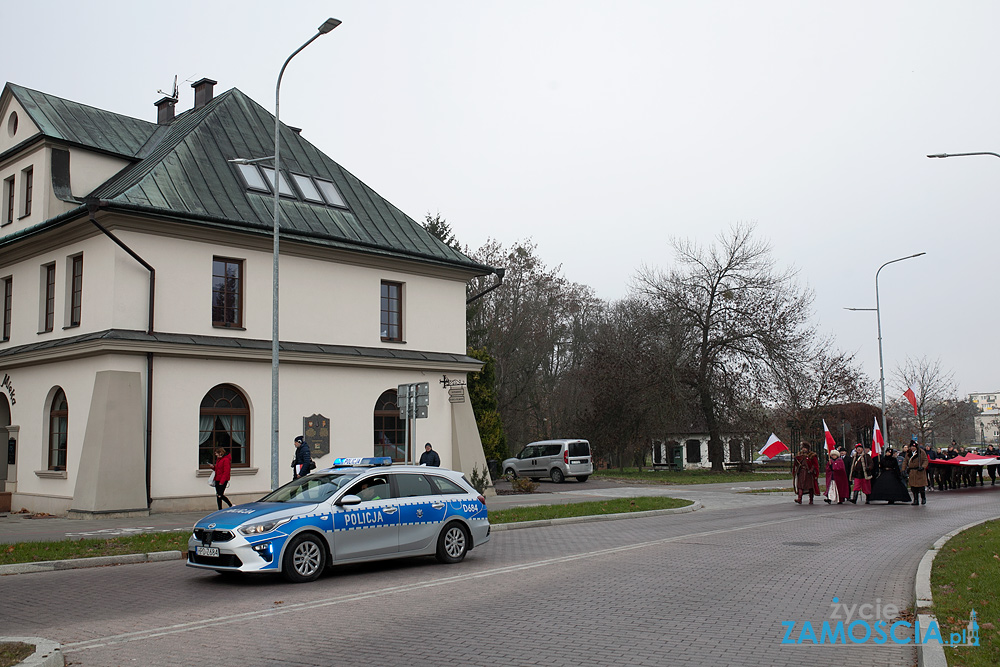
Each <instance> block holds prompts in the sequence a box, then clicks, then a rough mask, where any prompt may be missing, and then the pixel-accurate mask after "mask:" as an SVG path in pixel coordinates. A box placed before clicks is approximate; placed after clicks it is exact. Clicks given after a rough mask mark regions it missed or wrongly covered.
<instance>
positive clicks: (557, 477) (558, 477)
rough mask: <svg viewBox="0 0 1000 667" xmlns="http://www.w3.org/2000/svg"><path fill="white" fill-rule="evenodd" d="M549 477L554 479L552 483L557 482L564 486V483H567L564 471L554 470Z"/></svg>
mask: <svg viewBox="0 0 1000 667" xmlns="http://www.w3.org/2000/svg"><path fill="white" fill-rule="evenodd" d="M549 476H550V477H551V478H552V481H553V482H555V483H556V484H562V483H563V482H564V481H566V475H564V474H563V473H562V470H560V469H559V468H553V469H552V473H551V474H550V475H549Z"/></svg>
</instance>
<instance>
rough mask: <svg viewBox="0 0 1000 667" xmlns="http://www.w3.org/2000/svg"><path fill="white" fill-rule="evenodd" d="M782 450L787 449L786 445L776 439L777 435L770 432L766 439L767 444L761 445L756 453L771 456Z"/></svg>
mask: <svg viewBox="0 0 1000 667" xmlns="http://www.w3.org/2000/svg"><path fill="white" fill-rule="evenodd" d="M784 451H789V450H788V447H786V446H785V443H783V442H782V441H781V440H778V436H776V435H775V434H773V433H772V434H771V437H770V438H768V439H767V444H765V445H764V446H763V447H761V449H760V451H759V452H757V453H758V454H760V455H761V456H766V457H768V458H771V457H772V456H774V455H775V454H780V453H781V452H784Z"/></svg>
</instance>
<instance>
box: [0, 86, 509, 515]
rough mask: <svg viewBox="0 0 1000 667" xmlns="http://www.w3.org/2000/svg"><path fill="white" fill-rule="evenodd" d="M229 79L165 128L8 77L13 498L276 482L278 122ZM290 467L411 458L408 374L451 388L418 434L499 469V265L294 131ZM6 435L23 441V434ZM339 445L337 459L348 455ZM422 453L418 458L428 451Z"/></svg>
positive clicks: (458, 460)
mask: <svg viewBox="0 0 1000 667" xmlns="http://www.w3.org/2000/svg"><path fill="white" fill-rule="evenodd" d="M214 85H215V82H214V81H211V80H208V79H203V80H202V81H199V82H197V83H196V84H194V86H193V87H194V88H195V104H194V107H193V108H192V109H189V110H187V111H186V112H184V113H180V114H176V115H175V112H174V105H175V104H176V100H173V99H169V98H165V99H163V100H161V101H160V102H159V103H157V107H158V109H157V114H158V118H157V122H147V121H144V120H140V119H135V118H130V117H127V116H122V115H119V114H115V113H111V112H108V111H104V110H100V109H95V108H93V107H88V106H85V105H82V104H78V103H75V102H72V101H69V100H64V99H60V98H57V97H54V96H52V95H48V94H44V93H40V92H38V91H33V90H30V89H27V88H23V87H21V86H17V85H14V84H7V85H6V86H5V87H4V89H3V93H2V95H0V184H2V186H3V190H2V193H0V194H2V209H0V215H2V217H0V299H2V305H3V331H2V334H3V335H2V339H0V381H2V385H0V437H2V438H3V439H4V440H5V441H7V442H8V457H7V459H6V460H4V461H0V492H6V493H7V494H10V495H9V496H6V499H8V500H10V502H11V503H12V506H13V508H14V509H15V510H17V509H19V508H21V507H24V508H27V509H29V510H32V511H44V512H51V513H66V512H69V513H70V514H71V515H77V516H100V515H108V514H119V513H123V512H138V513H142V512H146V511H150V510H152V511H169V510H176V509H195V508H204V509H209V508H213V507H214V506H215V499H214V492H213V490H212V489H211V488H210V487H209V486H208V484H207V477H208V474H209V472H210V471H209V468H208V463H209V461H210V460H211V452H212V450H213V448H215V447H218V446H221V447H224V448H226V449H227V450H229V451H231V452H232V454H233V479H232V482H231V484H230V487H229V489H228V491H227V495H229V496H230V497H231V498H233V499H234V501H240V500H250V499H255V498H257V497H259V496H260V495H262V494H263V493H265V492H267V491H268V490H269V489H270V476H271V469H270V468H271V466H270V448H271V446H270V437H271V419H270V392H271V364H270V361H271V348H270V337H271V260H272V246H271V224H272V212H271V206H272V202H273V195H272V190H271V188H272V187H274V185H273V184H274V182H275V180H276V179H275V175H274V171H273V169H270V168H268V167H267V165H268V164H269V163H268V162H266V161H263V162H260V163H258V164H251V165H246V164H244V165H239V164H236V163H233V162H230V160H232V159H234V158H260V157H265V156H267V155H271V154H273V127H274V118H273V116H272V115H271V114H270V113H269V112H268V111H266V110H265V109H263V108H262V107H260V106H259V105H258V104H256V103H255V102H254V101H253V100H251V99H249V98H247V97H246V96H245V95H243V94H242V93H241V92H240V91H239V90H237V89H232V90H229V91H227V92H225V93H223V94H221V95H218V96H215V95H214V90H213V88H214ZM281 154H282V165H281V166H282V170H281V174H280V178H279V179H277V180H278V182H279V183H280V187H281V197H280V202H281V204H280V205H281V219H282V236H281V242H282V243H281V259H280V270H281V280H280V300H279V301H280V331H281V353H280V359H281V364H280V369H281V370H280V373H281V375H280V378H281V389H280V417H279V423H278V427H279V433H280V439H281V446H282V450H281V456H280V461H281V463H282V465H280V466H279V475H280V479H281V481H287V480H288V479H290V478H291V468H290V466H288V463H289V462H290V460H291V458H292V456H293V454H294V447H293V445H292V439H293V437H294V436H296V435H299V434H301V433H303V432H305V431H308V432H309V436H310V440H311V442H312V443H313V447H314V448H315V449H314V451H315V453H316V455H318V456H320V457H321V458H320V459H319V461H318V462H319V463H320V465H322V464H324V463H325V462H329V461H332V459H333V458H334V457H336V456H371V455H390V456H393V457H394V458H395V459H397V460H403V459H406V458H410V457H412V456H413V455H412V454H407V453H406V452H404V451H403V447H402V441H403V422H402V421H401V420H400V419H399V418H398V410H397V408H396V405H395V402H396V395H395V390H396V387H397V385H400V384H408V383H419V382H427V383H429V385H430V397H429V409H428V417H427V418H426V419H420V420H417V421H416V424H417V434H416V437H417V439H418V442H419V443H420V444H422V443H423V442H431V443H434V445H435V448H436V449H437V450H438V452H439V454H440V456H441V459H442V465H444V466H446V467H450V468H454V469H457V470H462V471H464V472H465V473H466V474H467V475H468V474H470V473H471V472H472V470H473V468H474V467H477V468H478V469H480V470H484V469H485V459H484V457H483V452H482V446H481V443H480V441H479V435H478V432H477V430H476V426H475V420H474V417H473V414H472V408H471V406H470V404H469V402H468V400H467V397H466V396H465V395H464V392H463V391H462V388H460V387H450V388H448V387H446V386H445V385H444V384H443V383H442V382H441V381H442V380H443V379H444V377H445V376H447V377H448V378H449V379H458V380H462V379H465V377H466V375H465V374H466V373H468V372H470V371H475V370H478V368H479V362H477V361H476V360H475V359H472V358H470V357H468V356H466V354H465V352H466V344H465V300H466V283H467V281H468V280H469V279H470V278H472V277H474V276H477V275H485V274H488V273H490V272H492V269H491V268H490V267H486V266H483V265H480V264H478V263H476V262H474V261H472V260H471V259H469V258H468V257H466V256H464V255H462V254H461V253H459V252H457V251H455V250H453V249H452V248H450V247H448V246H447V245H445V244H443V243H441V242H440V241H439V240H438V239H436V238H434V237H433V236H432V235H430V234H428V233H427V232H426V231H425V230H424V229H423V228H422V227H421V226H420V225H419V224H417V223H415V222H414V221H413V220H412V219H411V218H409V217H408V216H406V215H405V214H404V213H402V212H401V211H399V210H398V209H397V208H395V207H394V206H393V205H392V204H390V203H389V202H387V201H386V200H385V199H383V198H382V197H380V196H379V195H378V194H377V193H375V192H374V191H373V190H372V189H371V188H369V187H368V186H366V185H365V184H364V183H362V182H361V181H359V180H358V179H357V178H356V177H355V176H353V175H352V174H351V173H350V172H348V171H346V170H345V169H343V168H342V167H341V166H340V165H338V164H337V163H336V162H334V161H333V160H331V159H330V158H329V157H327V156H326V155H324V154H323V153H322V152H321V151H320V150H319V149H317V148H316V147H315V146H313V145H312V144H310V143H309V142H308V141H306V139H305V138H303V137H302V136H301V134H300V133H299V132H298V131H297V130H294V129H293V128H289V127H283V128H282V149H281ZM4 436H6V437H4ZM327 450H328V452H329V453H326V452H327ZM418 455H419V452H418Z"/></svg>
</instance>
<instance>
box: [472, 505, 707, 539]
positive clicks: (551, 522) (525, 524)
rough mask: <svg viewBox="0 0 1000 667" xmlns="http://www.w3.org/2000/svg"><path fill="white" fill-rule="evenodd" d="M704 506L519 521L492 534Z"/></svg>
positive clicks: (493, 528) (495, 527)
mask: <svg viewBox="0 0 1000 667" xmlns="http://www.w3.org/2000/svg"><path fill="white" fill-rule="evenodd" d="M702 507H704V505H702V504H701V503H700V502H698V501H697V500H696V501H694V502H693V503H691V504H690V505H688V506H686V507H675V508H673V509H668V510H646V511H645V512H621V513H619V514H590V515H587V516H568V517H565V518H562V519H541V520H539V521H518V522H517V523H499V524H496V525H491V526H490V530H491V531H492V532H494V533H495V532H497V531H503V530H520V529H521V528H541V527H542V526H559V525H563V524H567V523H587V522H590V521H615V520H617V519H641V518H643V517H648V516H661V515H664V514H683V513H684V512H694V511H695V510H699V509H701V508H702Z"/></svg>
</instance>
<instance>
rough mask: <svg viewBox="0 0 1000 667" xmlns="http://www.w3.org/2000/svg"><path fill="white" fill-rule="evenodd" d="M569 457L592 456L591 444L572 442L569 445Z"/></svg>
mask: <svg viewBox="0 0 1000 667" xmlns="http://www.w3.org/2000/svg"><path fill="white" fill-rule="evenodd" d="M569 455H570V456H590V443H589V442H571V443H569Z"/></svg>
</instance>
